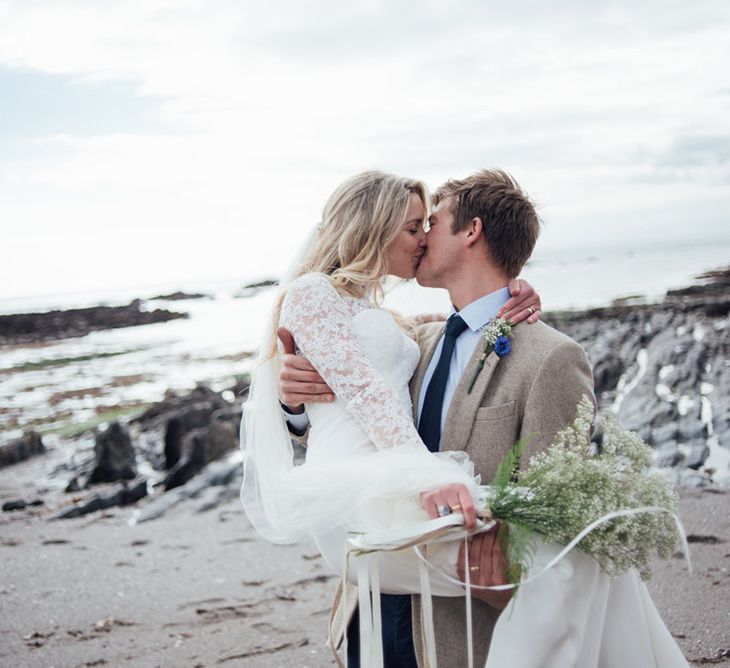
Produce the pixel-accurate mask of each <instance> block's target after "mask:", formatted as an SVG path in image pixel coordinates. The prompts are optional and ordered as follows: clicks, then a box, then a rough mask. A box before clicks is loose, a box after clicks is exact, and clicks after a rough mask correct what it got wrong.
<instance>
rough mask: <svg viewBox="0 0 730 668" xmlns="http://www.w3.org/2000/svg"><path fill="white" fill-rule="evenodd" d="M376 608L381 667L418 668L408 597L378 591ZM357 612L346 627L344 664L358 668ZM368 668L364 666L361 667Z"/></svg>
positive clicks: (409, 598) (358, 634)
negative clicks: (379, 623) (379, 621)
mask: <svg viewBox="0 0 730 668" xmlns="http://www.w3.org/2000/svg"><path fill="white" fill-rule="evenodd" d="M380 610H381V616H382V620H383V666H384V668H418V663H417V661H416V652H415V649H414V648H413V628H412V624H411V597H410V595H400V594H381V595H380ZM359 622H360V615H359V611H357V610H356V611H355V614H354V615H353V617H352V620H350V624H349V626H348V627H347V665H348V667H349V668H361V664H360V632H359V631H360V629H359ZM362 668H368V666H362Z"/></svg>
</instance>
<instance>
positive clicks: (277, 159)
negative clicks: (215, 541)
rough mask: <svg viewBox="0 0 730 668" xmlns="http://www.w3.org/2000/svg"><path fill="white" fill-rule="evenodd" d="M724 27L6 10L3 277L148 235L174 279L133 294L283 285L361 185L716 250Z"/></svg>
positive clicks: (255, 11)
mask: <svg viewBox="0 0 730 668" xmlns="http://www.w3.org/2000/svg"><path fill="white" fill-rule="evenodd" d="M729 11H730V10H729V9H728V5H727V3H725V2H697V3H692V4H690V3H686V2H677V1H673V2H659V1H658V0H651V1H649V2H646V3H640V4H638V5H637V4H636V3H631V2H628V0H626V1H623V0H622V1H618V2H612V3H600V4H599V3H585V2H578V1H577V0H573V1H571V2H566V3H561V4H560V6H556V5H554V4H549V3H542V2H537V1H536V0H534V1H530V2H527V3H522V4H521V5H520V11H519V16H518V15H517V10H516V9H515V7H514V6H513V5H508V4H504V3H502V4H495V3H483V2H477V1H476V0H458V1H457V2H453V3H442V2H438V1H437V0H426V1H425V2H423V3H420V4H419V5H418V7H417V8H415V6H414V5H413V4H412V3H411V2H405V1H404V0H398V1H395V2H387V3H386V2H383V1H370V2H364V3H342V2H336V1H335V0H312V1H311V2H306V3H297V2H294V1H293V0H290V1H288V2H286V1H279V2H271V3H261V2H252V1H247V2H236V1H234V0H221V1H220V2H216V3H204V2H202V0H186V1H184V2H181V1H180V0H174V1H173V0H145V1H143V0H128V1H126V2H120V3H88V2H82V1H81V0H62V1H58V2H52V3H51V2H40V1H28V0H24V1H22V2H21V1H20V0H16V1H8V0H5V1H4V2H1V1H0V21H2V25H3V40H2V41H0V67H2V68H4V69H3V70H0V87H1V88H2V91H3V96H4V98H6V97H7V96H9V98H10V99H11V100H12V102H11V105H10V106H9V107H7V108H6V109H5V110H0V114H3V113H4V114H5V116H4V118H5V122H4V123H3V131H2V133H0V232H2V233H3V235H6V234H8V233H10V232H11V231H12V232H13V234H14V236H13V237H12V240H11V241H10V242H6V244H14V246H11V245H6V247H8V248H10V250H9V251H8V262H7V263H5V264H4V265H3V267H4V268H3V271H4V272H5V271H7V272H8V275H12V274H13V273H17V272H18V271H19V270H20V264H19V261H18V260H14V259H13V258H18V257H20V254H19V253H18V252H15V251H13V248H14V249H16V251H17V249H19V248H21V247H22V248H23V249H26V250H27V249H29V248H32V244H33V243H37V239H38V238H39V237H38V231H41V236H40V238H44V235H45V238H49V239H53V240H54V244H55V250H56V252H59V253H62V254H63V255H65V256H67V258H68V259H69V261H72V262H73V261H79V258H81V257H82V254H80V252H79V251H78V248H77V244H75V243H74V242H73V241H72V240H71V239H70V238H69V236H68V235H67V237H64V235H63V230H66V229H68V230H75V231H79V232H80V233H83V234H86V235H87V242H85V244H84V248H85V251H84V254H85V255H86V256H87V257H88V256H89V255H93V254H95V253H96V254H98V255H100V256H101V255H104V252H105V249H106V246H107V245H108V244H109V243H112V242H113V241H112V240H114V239H116V240H117V241H116V242H114V243H122V242H119V241H118V240H119V238H120V237H122V236H124V235H125V234H126V235H131V236H137V235H140V234H141V233H144V232H146V233H147V234H146V236H144V237H143V239H144V241H140V242H139V243H137V246H140V245H144V246H145V251H144V255H145V257H150V258H151V257H155V254H156V253H157V257H159V258H160V259H159V261H158V264H159V266H156V267H155V268H154V271H153V270H152V268H150V267H149V266H148V265H149V264H150V262H147V263H141V265H140V266H139V267H137V275H136V277H137V278H140V277H141V276H143V275H145V272H147V273H148V274H149V275H150V276H152V274H154V275H155V276H158V275H160V274H162V273H164V272H168V274H169V275H170V276H171V277H176V276H181V277H184V276H186V275H188V274H189V273H190V271H189V269H188V268H189V267H193V266H194V267H195V272H197V273H200V274H201V275H202V274H203V273H205V272H208V273H209V274H210V275H211V277H213V276H215V275H217V274H218V273H224V274H230V273H231V272H235V271H239V270H240V271H242V272H243V271H246V272H248V271H249V270H250V271H251V272H254V273H255V271H258V270H259V268H260V269H261V270H262V271H271V270H280V269H283V267H285V266H286V264H287V261H288V257H289V255H290V254H291V252H292V251H293V249H294V248H295V247H296V245H297V244H298V242H299V241H300V240H301V238H303V236H304V234H305V232H306V229H307V227H308V226H309V225H310V224H312V223H313V222H315V221H316V220H317V219H318V217H319V215H320V211H321V207H322V204H323V203H324V200H325V199H326V197H327V195H328V193H329V192H330V191H331V190H332V189H333V188H334V187H335V186H336V185H337V183H339V182H340V181H341V180H342V179H344V178H345V177H346V176H348V175H349V174H351V173H353V172H355V171H360V170H362V169H366V168H370V167H380V168H384V169H389V170H392V171H396V172H400V173H406V174H413V175H415V176H420V177H422V178H424V179H426V180H427V181H428V182H429V183H430V184H431V185H432V186H433V185H437V184H438V183H439V182H440V181H442V180H444V179H445V178H448V177H450V176H461V175H464V174H467V173H469V172H470V171H473V170H475V169H477V168H480V167H484V166H490V165H500V166H504V167H507V168H508V169H510V170H511V171H513V173H514V174H515V175H516V176H517V178H518V180H520V181H521V182H522V183H523V185H525V187H526V188H527V190H528V191H529V192H531V193H532V194H534V195H535V197H536V198H537V199H538V200H539V201H540V202H541V203H542V205H543V207H544V211H545V215H546V218H548V220H549V222H550V226H549V227H550V232H549V234H546V240H547V241H548V242H550V243H554V244H555V245H559V244H560V243H562V240H564V239H565V238H568V237H569V238H570V239H572V240H574V239H576V238H578V237H580V238H581V239H584V240H585V241H586V242H587V243H598V242H600V240H601V239H607V238H608V239H610V238H614V237H616V236H620V235H617V231H620V230H621V229H623V228H622V226H626V229H629V227H630V226H631V225H635V224H636V221H637V220H638V219H641V220H643V221H647V222H646V225H647V229H648V232H647V234H650V233H655V234H656V233H657V230H661V229H662V228H661V220H662V217H663V216H664V219H671V220H676V224H677V226H678V233H679V234H682V233H686V228H685V227H684V226H682V225H681V220H679V219H678V218H677V212H683V215H684V214H687V215H689V214H688V212H693V214H692V215H693V234H697V233H698V232H699V233H701V231H702V230H703V229H706V230H707V231H708V232H707V233H708V234H715V230H716V229H717V222H716V221H717V219H718V217H725V218H727V215H728V213H730V210H729V209H730V204H728V202H727V197H726V194H727V193H726V182H727V179H726V177H727V162H728V160H727V158H728V150H729V149H728V140H727V137H728V136H730V132H728V130H729V128H728V118H730V115H729V114H728V98H727V95H726V94H724V93H723V91H725V92H726V91H727V90H730V82H729V81H728V77H727V74H726V72H725V69H726V68H725V66H724V63H726V62H728V61H729V60H730V44H729V43H728V40H727V38H726V35H727V24H728V19H729V18H730V17H729ZM3 72H4V73H5V74H4V76H3V74H2V73H3ZM8 72H11V74H8ZM13 77H14V80H13V81H10V79H11V78H13ZM20 85H22V86H25V87H24V88H22V89H21V88H19V86H20ZM36 101H37V103H35V102H36ZM7 109H14V110H15V111H14V114H11V115H10V116H9V115H8V111H7ZM723 195H725V197H723ZM710 204H711V206H712V207H714V209H713V210H710ZM703 225H704V226H705V227H703ZM31 229H32V230H34V233H33V234H32V235H31V234H30V233H29V232H22V230H31ZM59 230H60V231H59ZM576 230H578V231H579V234H577V236H576ZM19 231H21V232H20V233H19ZM174 234H176V235H177V236H176V237H174V238H175V239H176V241H175V252H174V253H170V252H169V248H170V244H171V242H172V239H173V237H171V236H170V235H174ZM64 239H66V240H64ZM92 240H93V243H92ZM221 240H225V242H226V244H227V247H226V249H225V252H224V253H223V252H221V251H220V250H217V246H216V243H220V241H221ZM4 242H5V239H4ZM122 245H123V246H124V247H125V248H127V249H128V251H129V253H133V250H134V248H135V243H134V242H133V241H129V240H126V239H125V240H124V242H123V243H122ZM234 250H235V252H234ZM140 252H141V251H140ZM224 257H225V258H226V259H225V261H224V260H223V258H224ZM14 262H15V264H13V263H14ZM114 263H115V260H114V258H113V257H112V258H107V260H106V266H107V267H109V268H110V271H109V272H108V273H109V276H110V278H109V280H112V278H114V277H116V278H115V279H114V280H117V281H118V282H121V283H123V282H124V281H125V280H127V278H128V272H129V264H128V263H127V262H124V261H121V260H120V261H119V263H118V264H117V265H115V264H114ZM224 266H225V270H223V269H222V267H224ZM0 278H2V277H0ZM39 280H46V281H47V280H48V278H47V277H40V278H39ZM140 280H141V278H140ZM4 282H5V283H7V281H4Z"/></svg>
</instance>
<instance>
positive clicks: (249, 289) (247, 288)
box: [236, 279, 279, 297]
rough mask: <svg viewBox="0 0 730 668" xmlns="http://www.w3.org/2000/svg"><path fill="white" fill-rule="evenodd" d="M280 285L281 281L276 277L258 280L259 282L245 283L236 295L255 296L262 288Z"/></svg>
mask: <svg viewBox="0 0 730 668" xmlns="http://www.w3.org/2000/svg"><path fill="white" fill-rule="evenodd" d="M276 285H279V281H277V280H274V279H267V280H265V281H258V282H257V283H248V284H247V285H244V286H243V287H242V288H241V289H240V290H239V291H238V293H237V294H236V297H253V296H254V295H257V294H258V293H259V292H261V291H262V290H267V289H269V288H273V287H274V286H276Z"/></svg>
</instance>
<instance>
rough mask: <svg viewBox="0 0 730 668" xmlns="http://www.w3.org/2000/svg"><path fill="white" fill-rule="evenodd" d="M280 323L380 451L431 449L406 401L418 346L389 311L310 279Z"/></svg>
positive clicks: (299, 286) (296, 288) (288, 299)
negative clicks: (418, 430)
mask: <svg viewBox="0 0 730 668" xmlns="http://www.w3.org/2000/svg"><path fill="white" fill-rule="evenodd" d="M280 323H281V325H282V326H284V327H286V328H287V329H289V330H290V331H291V332H292V334H293V335H294V339H295V340H296V342H297V346H298V348H299V350H300V351H301V352H302V354H303V355H305V356H306V357H307V358H308V359H309V361H310V362H311V363H312V364H313V365H314V367H315V368H316V369H317V371H318V372H319V373H320V375H321V376H322V378H323V379H324V380H325V382H327V384H328V385H329V386H330V387H331V388H332V389H333V390H334V392H335V395H336V397H337V399H338V400H339V401H341V402H342V403H343V404H344V405H345V408H346V410H347V411H348V412H349V413H350V414H351V415H353V416H354V417H355V419H356V420H357V422H358V423H359V424H360V426H361V427H362V428H363V429H364V430H365V432H366V433H367V435H368V437H369V438H370V440H371V441H372V442H373V443H374V444H375V446H376V447H377V448H379V449H383V448H393V447H399V448H400V447H405V448H419V449H423V448H425V446H424V445H423V442H422V441H421V439H420V437H419V436H418V432H417V431H416V428H415V426H414V424H413V418H412V416H411V409H410V406H411V403H410V396H409V394H408V381H409V380H410V377H411V375H412V374H413V371H414V369H415V367H416V365H417V364H418V357H419V352H418V346H417V344H416V343H415V342H414V341H413V340H412V339H410V338H409V337H408V336H406V335H405V333H403V331H402V330H401V329H400V328H399V327H398V325H397V324H396V322H395V320H394V319H393V317H392V315H391V314H390V313H389V312H388V311H386V310H384V309H379V308H376V307H374V305H373V304H372V303H371V302H370V301H368V300H366V299H357V298H354V297H350V296H347V295H343V294H341V293H339V292H337V290H336V289H335V288H334V286H333V285H332V283H330V281H329V280H328V279H327V278H326V277H325V276H324V275H322V274H307V275H305V276H302V277H300V278H298V279H297V280H295V281H294V282H293V283H292V284H291V285H290V286H289V288H288V289H287V293H286V296H285V298H284V302H283V305H282V310H281V318H280Z"/></svg>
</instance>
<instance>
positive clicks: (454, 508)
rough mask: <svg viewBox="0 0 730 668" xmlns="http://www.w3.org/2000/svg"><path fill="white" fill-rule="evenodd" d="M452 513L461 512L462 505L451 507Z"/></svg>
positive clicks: (457, 504) (456, 504)
mask: <svg viewBox="0 0 730 668" xmlns="http://www.w3.org/2000/svg"><path fill="white" fill-rule="evenodd" d="M451 512H452V513H458V512H461V504H459V503H455V504H454V505H453V506H451Z"/></svg>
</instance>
